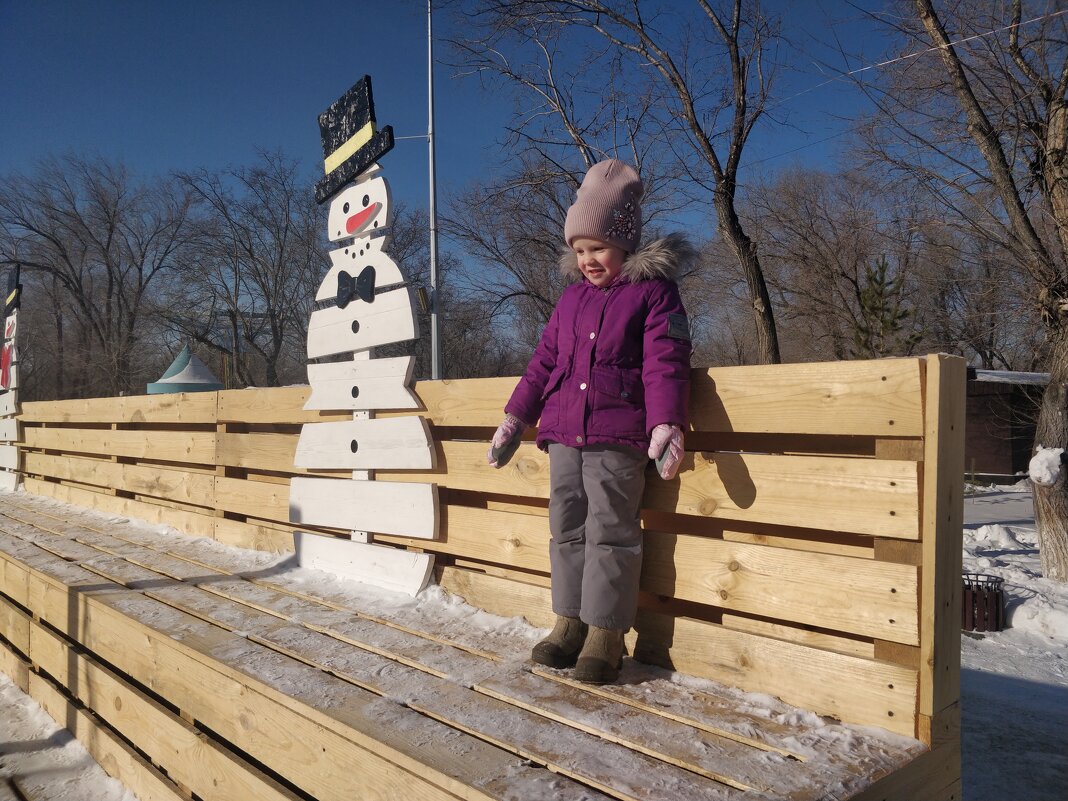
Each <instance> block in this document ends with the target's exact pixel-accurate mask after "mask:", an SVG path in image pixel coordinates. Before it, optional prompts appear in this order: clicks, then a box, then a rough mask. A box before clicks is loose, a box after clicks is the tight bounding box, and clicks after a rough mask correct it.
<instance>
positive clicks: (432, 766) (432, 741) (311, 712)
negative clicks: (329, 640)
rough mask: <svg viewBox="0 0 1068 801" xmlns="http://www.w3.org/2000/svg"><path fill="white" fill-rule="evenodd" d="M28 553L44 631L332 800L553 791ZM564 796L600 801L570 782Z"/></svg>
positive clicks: (451, 737) (166, 610)
mask: <svg viewBox="0 0 1068 801" xmlns="http://www.w3.org/2000/svg"><path fill="white" fill-rule="evenodd" d="M27 548H32V546H24V547H17V546H14V545H12V544H10V543H8V542H6V541H2V538H0V559H3V560H11V559H16V560H20V561H21V560H26V559H30V560H32V561H34V562H36V563H37V564H38V567H30V568H29V572H30V573H31V574H32V582H33V585H34V586H33V587H32V588H31V594H32V595H33V596H34V598H35V604H36V605H35V609H37V610H40V614H41V616H42V618H43V619H44V620H46V621H48V622H49V623H50V624H51V625H53V626H55V627H56V628H58V629H60V630H61V631H63V632H65V633H67V634H68V635H70V634H77V636H78V639H79V641H80V642H81V643H82V644H83V645H85V647H87V648H88V649H89V650H91V651H92V652H94V653H95V654H97V655H99V657H100V658H101V659H104V660H106V661H108V662H110V663H112V664H113V665H115V666H116V667H117V668H119V669H121V670H122V671H123V672H125V673H127V674H129V675H130V676H131V677H132V678H134V679H136V680H138V681H140V682H142V683H143V684H146V685H147V686H149V687H151V688H152V689H153V690H154V691H155V692H157V693H159V694H161V695H162V696H163V697H165V698H167V699H168V700H169V701H170V702H171V703H174V704H175V705H177V706H179V707H180V708H182V709H183V710H185V711H187V712H188V713H190V714H192V715H193V717H194V718H195V719H196V720H200V721H203V722H204V724H205V726H207V727H209V728H211V729H212V730H214V731H215V732H216V733H217V734H219V735H220V736H221V737H224V738H225V739H227V740H229V741H231V742H233V743H234V744H235V745H236V746H238V747H239V748H242V749H243V750H245V751H247V752H248V753H249V754H251V755H252V756H253V757H255V758H256V759H258V760H260V761H261V762H264V763H265V764H269V765H271V767H272V769H274V770H276V771H277V772H278V773H279V774H280V775H282V776H285V777H286V778H287V779H289V780H290V781H293V782H294V783H296V784H298V785H299V786H301V787H302V788H303V789H304V790H306V791H307V792H309V793H311V794H312V795H314V796H315V797H316V798H319V799H321V801H330V800H331V799H338V800H340V799H349V798H351V792H352V787H353V786H359V787H360V788H361V791H362V792H363V793H365V794H367V795H368V796H371V797H397V794H398V793H399V794H400V795H401V796H403V797H405V798H412V799H419V800H421V799H427V801H429V799H443V798H451V797H460V798H464V799H467V800H468V801H475V800H476V799H488V798H504V797H515V794H516V793H518V794H520V796H522V795H523V794H524V793H529V794H530V797H537V795H538V794H539V793H540V792H542V791H543V790H544V781H545V779H544V777H543V776H542V775H541V774H542V773H543V772H542V771H539V770H537V769H534V768H529V767H527V766H523V765H520V766H517V765H516V763H515V759H514V757H512V756H510V755H508V754H507V753H506V752H503V751H500V750H499V749H496V748H494V747H492V746H489V745H486V744H484V743H482V742H480V741H479V740H477V739H474V738H469V737H466V736H465V735H462V734H459V733H457V732H456V731H455V730H453V729H450V728H448V727H446V726H443V725H441V724H437V723H435V722H434V721H431V720H428V719H427V718H425V717H424V716H422V715H419V714H417V713H415V712H413V711H412V710H409V709H407V708H405V707H403V706H402V705H400V704H395V703H392V702H389V703H384V704H383V703H381V702H377V701H375V699H373V698H370V697H368V694H367V693H366V692H365V691H361V690H359V689H358V688H356V687H355V686H353V685H351V684H349V683H347V682H343V681H341V680H340V679H336V678H334V677H333V676H330V675H329V674H325V673H323V672H322V671H320V670H318V669H315V668H312V667H310V666H303V665H302V664H301V663H299V662H295V661H294V660H292V659H290V658H288V657H284V656H282V655H281V654H278V653H275V652H272V651H271V650H270V649H267V648H265V647H264V646H261V645H257V644H256V643H253V642H250V641H248V640H246V639H244V638H240V637H235V636H233V635H231V634H227V633H225V632H222V631H221V630H220V629H218V628H215V627H213V626H210V625H208V624H205V623H201V622H199V621H196V620H195V619H193V618H190V617H189V616H188V615H184V614H182V613H180V612H178V611H177V610H175V609H173V608H170V607H167V606H164V605H162V604H160V603H159V602H158V601H153V600H151V599H147V598H144V597H143V596H140V595H138V594H136V593H131V592H129V591H118V592H117V591H116V590H115V589H114V587H115V585H110V584H102V583H101V579H100V578H99V577H95V581H93V580H92V579H91V578H90V577H88V576H87V577H86V579H84V583H83V586H82V587H81V588H79V589H78V591H74V590H73V588H72V587H71V586H68V585H67V584H65V583H63V582H59V581H58V580H57V579H56V578H54V577H52V576H49V575H47V574H45V573H44V572H42V570H44V569H47V570H49V571H57V570H61V572H62V573H63V574H64V575H66V576H68V577H69V578H67V579H66V581H70V580H72V579H73V577H74V576H76V575H81V574H82V573H84V571H81V569H80V568H78V569H74V568H73V567H72V566H66V567H61V566H57V565H55V564H54V563H53V562H48V561H47V560H44V561H43V562H42V561H41V560H40V558H39V557H34V556H33V554H32V553H31V552H30V551H29V550H27ZM13 552H18V556H13V555H12V554H13ZM53 559H54V557H53ZM0 589H2V588H0ZM338 764H344V765H346V766H347V769H346V771H344V772H341V773H339V772H338V771H336V769H335V768H336V766H337V765H338ZM553 788H554V792H556V793H559V794H560V797H564V798H576V799H577V798H578V797H580V794H581V793H587V795H586V796H584V797H587V798H588V797H590V796H589V795H588V790H583V789H582V788H579V787H578V786H576V785H571V784H570V783H568V782H564V781H562V780H561V779H560V778H556V779H555V780H554V784H553ZM595 797H598V796H596V794H595Z"/></svg>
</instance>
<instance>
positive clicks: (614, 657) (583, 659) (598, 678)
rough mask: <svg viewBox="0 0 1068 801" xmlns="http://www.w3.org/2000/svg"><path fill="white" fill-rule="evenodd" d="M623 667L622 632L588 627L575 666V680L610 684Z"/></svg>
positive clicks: (617, 676)
mask: <svg viewBox="0 0 1068 801" xmlns="http://www.w3.org/2000/svg"><path fill="white" fill-rule="evenodd" d="M621 667H623V631H622V630H621V629H601V628H597V626H590V633H589V634H588V635H586V643H585V644H584V645H583V646H582V652H581V653H580V654H579V656H578V662H577V663H576V665H575V678H576V679H577V680H578V681H584V682H586V683H587V684H611V683H612V682H613V681H615V680H616V679H617V678H619V670H620V668H621Z"/></svg>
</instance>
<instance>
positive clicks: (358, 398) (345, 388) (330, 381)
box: [304, 356, 420, 410]
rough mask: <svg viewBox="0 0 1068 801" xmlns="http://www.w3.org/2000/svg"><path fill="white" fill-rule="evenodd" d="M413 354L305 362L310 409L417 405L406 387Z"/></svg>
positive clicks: (409, 378)
mask: <svg viewBox="0 0 1068 801" xmlns="http://www.w3.org/2000/svg"><path fill="white" fill-rule="evenodd" d="M414 366H415V357H414V356H398V357H395V358H391V359H364V360H353V361H350V362H332V363H330V364H309V365H308V383H309V384H310V385H311V397H309V398H308V401H307V403H305V404H304V408H305V409H306V410H311V409H353V410H356V409H418V408H419V405H420V404H419V399H418V398H417V397H416V396H415V393H414V392H413V391H412V390H411V389H410V388H409V384H410V383H411V380H412V369H413V367H414Z"/></svg>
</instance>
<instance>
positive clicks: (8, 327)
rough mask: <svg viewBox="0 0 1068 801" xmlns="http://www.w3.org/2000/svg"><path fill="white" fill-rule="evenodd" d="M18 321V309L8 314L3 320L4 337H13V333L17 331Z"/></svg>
mask: <svg viewBox="0 0 1068 801" xmlns="http://www.w3.org/2000/svg"><path fill="white" fill-rule="evenodd" d="M18 321H19V312H18V309H15V311H13V312H11V314H10V315H8V317H7V318H6V319H5V320H4V339H14V338H15V334H16V333H18V327H19V325H18Z"/></svg>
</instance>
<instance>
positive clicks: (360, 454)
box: [293, 415, 434, 470]
mask: <svg viewBox="0 0 1068 801" xmlns="http://www.w3.org/2000/svg"><path fill="white" fill-rule="evenodd" d="M293 465H294V466H296V467H307V468H313V469H328V470H329V469H336V468H339V467H340V468H345V469H349V470H371V469H373V470H378V469H393V470H433V469H434V447H433V445H432V443H431V438H430V429H429V428H428V427H427V424H426V421H425V420H423V418H421V417H418V416H416V415H409V416H407V417H394V418H390V419H388V420H352V421H349V422H345V423H305V424H304V427H303V428H302V429H301V431H300V439H299V441H298V442H297V450H296V453H295V454H294V456H293Z"/></svg>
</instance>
